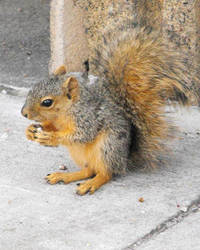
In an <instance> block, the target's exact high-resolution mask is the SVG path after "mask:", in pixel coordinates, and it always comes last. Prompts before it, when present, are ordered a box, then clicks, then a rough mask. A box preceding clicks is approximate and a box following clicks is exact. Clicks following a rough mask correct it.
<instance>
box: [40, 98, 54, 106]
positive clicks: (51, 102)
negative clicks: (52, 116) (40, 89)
mask: <svg viewBox="0 0 200 250" xmlns="http://www.w3.org/2000/svg"><path fill="white" fill-rule="evenodd" d="M52 104H53V100H51V99H46V100H44V101H43V102H42V103H41V106H45V107H50V106H51V105H52Z"/></svg>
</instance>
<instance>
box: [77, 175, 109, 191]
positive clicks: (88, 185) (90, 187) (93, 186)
mask: <svg viewBox="0 0 200 250" xmlns="http://www.w3.org/2000/svg"><path fill="white" fill-rule="evenodd" d="M111 177H112V176H111V174H109V173H97V174H96V176H95V177H94V178H92V179H90V180H88V181H85V182H83V183H81V184H80V185H79V186H78V188H77V191H76V193H77V194H79V195H84V194H86V193H88V192H89V193H90V194H93V193H94V192H95V191H96V190H97V189H99V188H100V187H101V186H102V185H103V184H105V183H107V182H108V181H109V180H110V179H111Z"/></svg>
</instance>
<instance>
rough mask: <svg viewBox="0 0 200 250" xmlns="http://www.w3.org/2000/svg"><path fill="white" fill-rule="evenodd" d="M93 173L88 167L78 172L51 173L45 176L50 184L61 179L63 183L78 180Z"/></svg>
mask: <svg viewBox="0 0 200 250" xmlns="http://www.w3.org/2000/svg"><path fill="white" fill-rule="evenodd" d="M93 175H94V171H93V170H92V169H90V168H87V167H85V168H83V169H81V170H80V171H78V172H74V173H61V172H57V173H52V174H49V175H47V176H46V177H45V179H46V180H47V182H48V183H50V184H56V183H58V182H60V181H63V182H64V183H65V184H67V183H70V182H73V181H80V180H83V179H87V178H89V177H92V176H93Z"/></svg>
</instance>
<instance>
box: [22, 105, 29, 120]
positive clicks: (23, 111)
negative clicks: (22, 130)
mask: <svg viewBox="0 0 200 250" xmlns="http://www.w3.org/2000/svg"><path fill="white" fill-rule="evenodd" d="M21 114H22V115H23V116H24V117H26V118H28V114H27V112H26V109H25V107H24V106H23V107H22V109H21Z"/></svg>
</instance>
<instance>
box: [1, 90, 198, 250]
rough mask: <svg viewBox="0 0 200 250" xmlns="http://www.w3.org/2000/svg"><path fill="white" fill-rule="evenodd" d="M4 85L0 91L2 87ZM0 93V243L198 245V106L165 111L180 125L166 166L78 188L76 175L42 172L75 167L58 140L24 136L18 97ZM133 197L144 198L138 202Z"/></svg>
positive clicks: (170, 249) (10, 246) (151, 248)
mask: <svg viewBox="0 0 200 250" xmlns="http://www.w3.org/2000/svg"><path fill="white" fill-rule="evenodd" d="M3 93H4V94H3ZM3 93H2V92H1V94H0V121H1V122H0V131H1V132H0V162H1V182H0V215H1V216H0V250H22V249H23V250H31V249H32V250H49V249H51V250H55V249H58V250H68V249H73V250H79V249H81V250H90V249H91V250H94V249H95V250H101V249H106V250H112V249H139V250H144V249H145V250H161V249H162V250H197V249H199V246H200V237H199V235H200V226H199V225H200V163H199V162H200V154H199V152H200V126H199V124H200V114H199V110H198V109H197V108H195V107H194V108H192V109H189V111H188V112H186V111H185V110H182V111H178V112H177V113H174V112H171V113H170V115H171V116H173V117H174V119H176V120H177V122H176V123H177V124H179V125H181V137H180V139H179V140H177V141H175V142H173V145H172V149H173V152H174V154H173V155H172V156H171V161H170V163H169V166H167V167H163V168H162V169H157V170H155V171H151V172H144V171H136V172H134V173H131V174H129V175H127V176H124V177H119V178H116V179H114V180H112V181H111V182H110V183H108V184H106V185H104V186H103V187H102V188H101V189H100V190H99V191H97V192H96V193H95V194H94V195H86V196H84V197H81V196H78V195H76V193H75V190H76V183H71V184H69V185H63V184H57V185H53V186H51V185H49V184H47V183H46V182H45V180H44V179H43V177H45V176H46V175H47V174H48V173H51V172H54V171H59V165H61V164H65V165H67V167H68V170H67V171H75V170H76V169H77V168H76V166H75V165H74V164H73V163H72V162H71V161H70V159H69V156H68V154H67V150H66V149H65V148H48V147H42V146H40V145H38V144H36V143H33V142H30V141H28V140H26V138H25V134H24V130H25V128H26V126H27V125H28V124H30V121H28V120H26V119H24V118H23V117H22V116H21V114H20V109H21V107H22V105H23V102H24V99H25V98H24V97H18V96H10V95H7V94H5V93H6V92H5V91H3ZM140 197H143V198H144V202H142V203H141V202H139V201H138V199H139V198H140Z"/></svg>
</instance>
